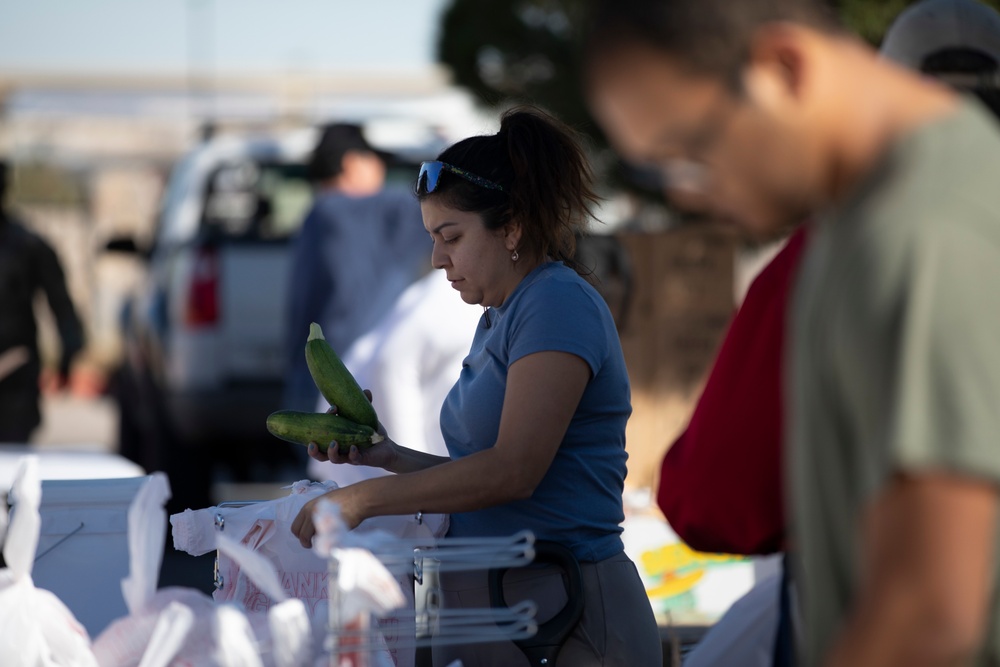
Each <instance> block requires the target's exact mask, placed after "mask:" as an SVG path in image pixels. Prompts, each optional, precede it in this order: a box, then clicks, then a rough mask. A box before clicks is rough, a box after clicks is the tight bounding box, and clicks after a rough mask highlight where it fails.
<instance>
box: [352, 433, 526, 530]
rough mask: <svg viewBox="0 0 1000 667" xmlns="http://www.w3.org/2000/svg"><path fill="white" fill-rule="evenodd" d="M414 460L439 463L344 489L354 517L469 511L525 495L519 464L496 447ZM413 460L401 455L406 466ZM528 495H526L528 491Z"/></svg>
mask: <svg viewBox="0 0 1000 667" xmlns="http://www.w3.org/2000/svg"><path fill="white" fill-rule="evenodd" d="M407 451H408V452H412V454H415V455H418V456H416V457H414V459H412V461H422V460H424V459H426V458H429V459H435V460H438V461H439V462H438V464H437V465H434V466H430V467H424V468H422V469H417V470H416V471H413V472H408V473H406V474H401V475H397V476H393V477H378V478H375V479H369V480H365V481H363V482H358V483H357V484H354V485H351V487H345V488H344V489H343V490H344V491H347V490H348V489H352V487H354V488H353V493H352V494H351V495H352V496H353V497H352V498H351V499H349V500H347V502H352V503H356V512H357V515H358V516H360V517H363V518H369V517H373V516H386V515H394V514H412V513H415V512H429V513H430V512H433V513H442V514H450V513H453V512H471V511H475V510H479V509H483V508H485V507H491V506H493V505H499V504H502V503H506V502H509V501H511V500H516V499H518V498H521V497H523V496H524V489H523V487H524V484H523V482H522V481H521V480H519V479H518V477H519V474H518V473H517V466H516V465H515V464H514V462H512V461H506V460H505V458H507V457H506V456H505V455H504V454H503V453H502V452H500V451H498V450H497V449H496V448H492V449H488V450H485V451H482V452H478V453H476V454H472V455H470V456H466V457H464V458H461V459H457V460H450V459H443V462H442V459H441V457H435V456H432V455H430V454H423V453H422V452H413V450H407ZM410 462H411V460H410V459H408V458H404V459H403V460H402V462H401V463H402V465H403V466H405V465H407V464H408V463H410ZM528 495H530V493H528Z"/></svg>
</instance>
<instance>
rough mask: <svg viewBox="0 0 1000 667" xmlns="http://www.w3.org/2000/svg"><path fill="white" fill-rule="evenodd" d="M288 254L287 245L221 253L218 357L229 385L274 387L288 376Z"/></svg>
mask: <svg viewBox="0 0 1000 667" xmlns="http://www.w3.org/2000/svg"><path fill="white" fill-rule="evenodd" d="M289 251H290V246H289V245H288V243H286V242H270V241H256V242H235V243H226V244H225V245H223V246H222V247H221V248H220V257H219V261H220V264H219V268H220V285H219V291H220V294H219V296H220V297H221V298H220V306H221V313H220V316H221V327H220V333H221V341H220V342H221V344H220V345H219V346H218V351H219V354H220V356H221V357H222V358H221V359H220V360H219V364H220V367H221V368H223V369H225V372H224V375H226V376H227V377H228V379H230V380H236V381H257V380H259V381H269V382H270V381H275V380H280V379H281V378H282V376H283V374H284V363H285V351H284V335H285V328H284V327H285V318H284V314H285V300H286V298H285V295H286V293H287V286H288V273H289V266H288V260H289V257H288V253H289ZM303 344H305V341H303Z"/></svg>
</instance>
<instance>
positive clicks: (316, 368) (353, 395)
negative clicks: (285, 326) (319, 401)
mask: <svg viewBox="0 0 1000 667" xmlns="http://www.w3.org/2000/svg"><path fill="white" fill-rule="evenodd" d="M306 364H307V365H308V366H309V374H310V375H312V379H313V382H315V383H316V388H317V389H319V393H321V394H323V398H325V399H326V400H327V401H329V403H330V405H335V406H337V414H339V415H340V416H341V417H346V418H347V419H350V420H351V421H353V422H356V423H358V424H362V425H364V426H369V427H371V428H372V429H373V430H375V429H378V415H377V414H375V408H374V407H373V406H372V402H371V401H369V400H368V397H367V396H365V393H364V392H363V391H361V387H360V386H359V385H358V382H357V380H355V379H354V376H353V375H351V372H350V371H349V370H347V367H346V366H344V362H342V361H341V360H340V357H338V356H337V353H336V352H334V351H333V348H332V347H330V344H329V343H327V342H326V338H324V337H323V330H322V329H321V328H320V326H319V325H318V324H316V323H315V322H313V323H312V324H310V325H309V338H308V340H306Z"/></svg>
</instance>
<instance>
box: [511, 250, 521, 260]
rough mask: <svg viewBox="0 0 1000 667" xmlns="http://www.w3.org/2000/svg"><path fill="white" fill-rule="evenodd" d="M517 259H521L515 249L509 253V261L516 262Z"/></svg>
mask: <svg viewBox="0 0 1000 667" xmlns="http://www.w3.org/2000/svg"><path fill="white" fill-rule="evenodd" d="M519 259H521V256H520V255H518V254H517V251H516V250H515V251H514V252H512V253H511V254H510V261H512V262H516V261H517V260H519Z"/></svg>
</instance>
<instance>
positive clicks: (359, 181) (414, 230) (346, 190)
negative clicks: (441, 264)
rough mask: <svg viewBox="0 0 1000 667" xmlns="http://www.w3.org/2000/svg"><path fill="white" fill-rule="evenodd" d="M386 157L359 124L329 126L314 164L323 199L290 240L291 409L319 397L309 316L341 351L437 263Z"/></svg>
mask: <svg viewBox="0 0 1000 667" xmlns="http://www.w3.org/2000/svg"><path fill="white" fill-rule="evenodd" d="M386 159H387V157H386V156H385V155H383V154H381V153H379V152H377V151H376V150H375V149H374V148H372V146H371V145H370V144H369V142H368V141H367V139H366V138H365V136H364V133H363V131H362V128H361V127H360V126H358V125H354V124H349V123H335V124H331V125H327V126H325V127H324V128H322V131H321V134H320V138H319V141H318V143H317V145H316V147H315V149H314V151H313V154H312V157H311V160H310V162H309V173H310V177H311V179H312V180H313V182H314V183H315V185H316V199H315V202H314V203H313V206H312V208H311V209H310V211H309V213H308V214H307V216H306V219H305V221H304V222H303V224H302V228H301V230H300V231H299V233H298V234H297V236H296V237H295V239H294V241H293V244H292V257H291V271H292V273H291V278H290V280H289V294H288V317H287V319H286V321H287V322H288V325H287V329H286V341H287V347H286V349H287V354H288V357H287V361H286V373H287V375H286V380H285V400H284V405H283V406H282V407H284V408H286V409H292V410H303V411H312V410H314V409H315V407H316V403H317V400H318V398H319V391H318V390H317V389H316V385H315V384H314V383H313V380H312V377H311V376H310V374H309V368H308V366H306V361H305V352H304V350H305V344H306V339H307V338H308V336H309V325H310V323H312V322H316V323H318V324H319V325H320V326H321V327H322V328H323V334H324V336H325V337H326V339H327V341H328V342H329V343H330V345H331V346H332V347H333V349H334V350H335V351H336V352H337V354H339V355H343V354H345V353H346V352H347V349H348V348H349V347H350V346H351V344H352V343H353V342H354V341H355V340H356V339H357V338H358V337H359V336H360V335H362V334H363V333H365V332H367V331H369V330H371V329H372V328H373V327H375V325H376V324H377V323H378V322H379V320H380V319H381V318H382V317H383V316H384V315H385V314H386V313H387V312H388V311H389V310H390V309H391V308H392V305H393V304H394V303H395V301H396V299H397V298H399V295H400V294H401V293H402V292H403V290H405V289H406V288H407V287H408V286H409V285H410V284H411V283H413V282H414V281H415V280H417V279H418V278H420V277H421V276H423V275H424V274H425V273H427V272H428V271H429V270H430V252H431V244H430V242H429V241H428V239H427V236H426V234H425V233H424V231H423V226H422V225H421V223H420V207H419V206H418V205H417V202H416V199H415V198H414V197H413V193H412V192H409V191H407V190H406V189H405V188H392V187H386V182H385V181H386Z"/></svg>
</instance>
